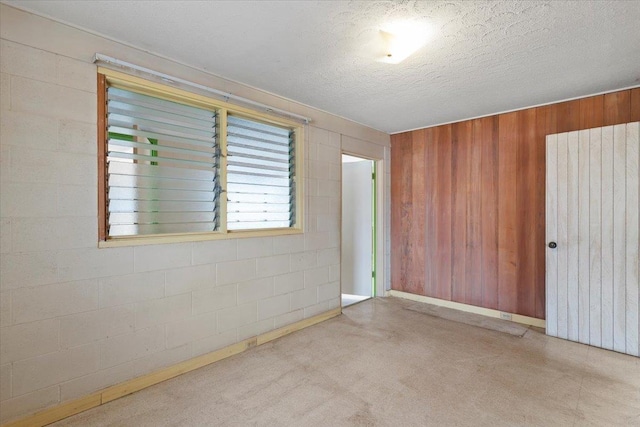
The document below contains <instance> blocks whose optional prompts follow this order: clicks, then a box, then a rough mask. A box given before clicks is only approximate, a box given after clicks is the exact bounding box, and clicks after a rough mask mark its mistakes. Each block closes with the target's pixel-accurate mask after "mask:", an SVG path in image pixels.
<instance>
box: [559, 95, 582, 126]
mask: <svg viewBox="0 0 640 427" xmlns="http://www.w3.org/2000/svg"><path fill="white" fill-rule="evenodd" d="M556 109H557V113H558V116H557V117H558V119H557V120H558V123H557V129H556V132H557V133H562V132H571V131H574V130H578V129H581V128H580V100H579V99H576V100H575V101H567V102H561V103H559V104H556Z"/></svg>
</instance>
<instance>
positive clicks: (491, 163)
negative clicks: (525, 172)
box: [474, 116, 544, 317]
mask: <svg viewBox="0 0 640 427" xmlns="http://www.w3.org/2000/svg"><path fill="white" fill-rule="evenodd" d="M481 120H482V136H481V141H482V201H481V209H482V213H481V215H482V220H481V221H482V233H481V238H482V248H481V249H482V304H481V305H482V306H483V307H487V308H492V309H497V308H498V118H497V117H495V116H494V117H486V118H484V119H481ZM474 140H475V139H474ZM542 155H543V156H544V147H543V150H542ZM542 197H543V198H544V192H543V193H542ZM543 237H544V229H543ZM543 275H544V269H543ZM543 284H544V279H543ZM542 291H543V292H544V286H543V287H542ZM543 301H544V300H543ZM543 309H544V303H543ZM539 317H544V312H542V314H541V315H540V316H539Z"/></svg>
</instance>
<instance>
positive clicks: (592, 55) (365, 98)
mask: <svg viewBox="0 0 640 427" xmlns="http://www.w3.org/2000/svg"><path fill="white" fill-rule="evenodd" d="M6 3H8V4H12V5H14V6H16V7H19V8H22V9H26V10H30V11H33V12H35V13H38V14H41V15H44V16H49V17H52V18H54V19H57V20H61V21H63V22H67V23H69V24H72V25H74V26H77V27H80V28H85V29H88V30H91V31H93V32H96V33H99V34H102V35H105V36H107V37H109V38H112V39H115V40H119V41H122V42H126V43H128V44H131V45H134V46H137V47H139V48H142V49H144V50H148V51H150V52H154V53H158V54H161V55H164V56H166V57H170V58H174V59H176V60H179V61H181V62H184V63H186V64H189V65H192V66H194V67H197V68H201V69H204V70H207V71H209V72H211V73H214V74H217V75H220V76H223V77H227V78H229V79H232V80H235V81H239V82H242V83H246V84H249V85H251V86H255V87H258V88H261V89H264V90H267V91H269V92H272V93H275V94H278V95H282V96H285V97H287V98H290V99H293V100H296V101H299V102H302V103H305V104H308V105H310V106H313V107H316V108H320V109H322V110H326V111H329V112H331V113H334V114H338V115H340V116H343V117H346V118H349V119H352V120H355V121H357V122H360V123H363V124H366V125H369V126H371V127H373V128H376V129H380V130H383V131H386V132H389V133H393V132H398V131H402V130H408V129H413V128H418V127H425V126H429V125H433V124H438V123H443V122H450V121H456V120H462V119H466V118H470V117H476V116H481V115H487V114H491V113H496V112H500V111H505V110H511V109H516V108H522V107H527V106H531V105H535V104H540V103H546V102H552V101H557V100H560V99H566V98H571V97H576V96H582V95H588V94H593V93H596V92H601V91H607V90H613V89H618V88H622V87H628V86H633V85H638V84H640V30H639V25H640V24H639V22H640V2H639V1H636V0H631V1H593V2H589V1H579V2H578V1H576V2H569V1H512V0H510V1H488V2H484V1H483V2H473V1H393V2H391V1H351V2H343V1H317V2H316V1H248V2H245V1H225V2H211V1H201V2H195V1H157V2H154V1H146V2H145V1H127V2H119V1H87V2H79V1H73V2H72V1H6ZM402 20H410V21H414V22H418V23H420V24H422V25H431V26H432V28H433V29H434V30H435V35H434V36H433V37H432V39H431V41H430V42H429V43H427V44H426V45H425V46H424V47H423V48H421V49H420V50H419V51H418V52H416V53H415V54H414V55H413V56H411V57H409V58H408V59H407V60H405V61H404V62H402V63H401V64H399V65H390V64H386V63H381V62H378V61H377V59H378V58H379V57H380V56H381V55H382V54H383V53H384V52H382V51H381V46H380V44H379V30H380V29H381V28H383V27H384V26H385V25H386V24H388V23H391V22H394V21H402Z"/></svg>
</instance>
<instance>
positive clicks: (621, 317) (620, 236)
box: [613, 125, 627, 352]
mask: <svg viewBox="0 0 640 427" xmlns="http://www.w3.org/2000/svg"><path fill="white" fill-rule="evenodd" d="M626 141H627V139H626V126H625V125H617V126H614V128H613V349H614V350H615V351H620V352H624V351H626V341H625V333H626V314H625V311H626V306H625V304H626V295H627V290H626V282H625V280H626V278H625V265H626V259H625V258H626V240H627V236H626V204H627V200H626V196H627V192H626V185H627V181H626V179H627V174H626V168H627V156H626V154H627V142H626Z"/></svg>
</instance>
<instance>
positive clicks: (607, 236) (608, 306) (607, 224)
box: [601, 126, 613, 350]
mask: <svg viewBox="0 0 640 427" xmlns="http://www.w3.org/2000/svg"><path fill="white" fill-rule="evenodd" d="M601 182H602V184H601V185H602V200H601V203H602V204H601V206H602V209H601V215H602V266H601V271H602V273H601V277H602V292H601V295H602V331H601V333H602V347H603V348H606V349H609V350H613V126H605V127H603V128H602V176H601Z"/></svg>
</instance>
